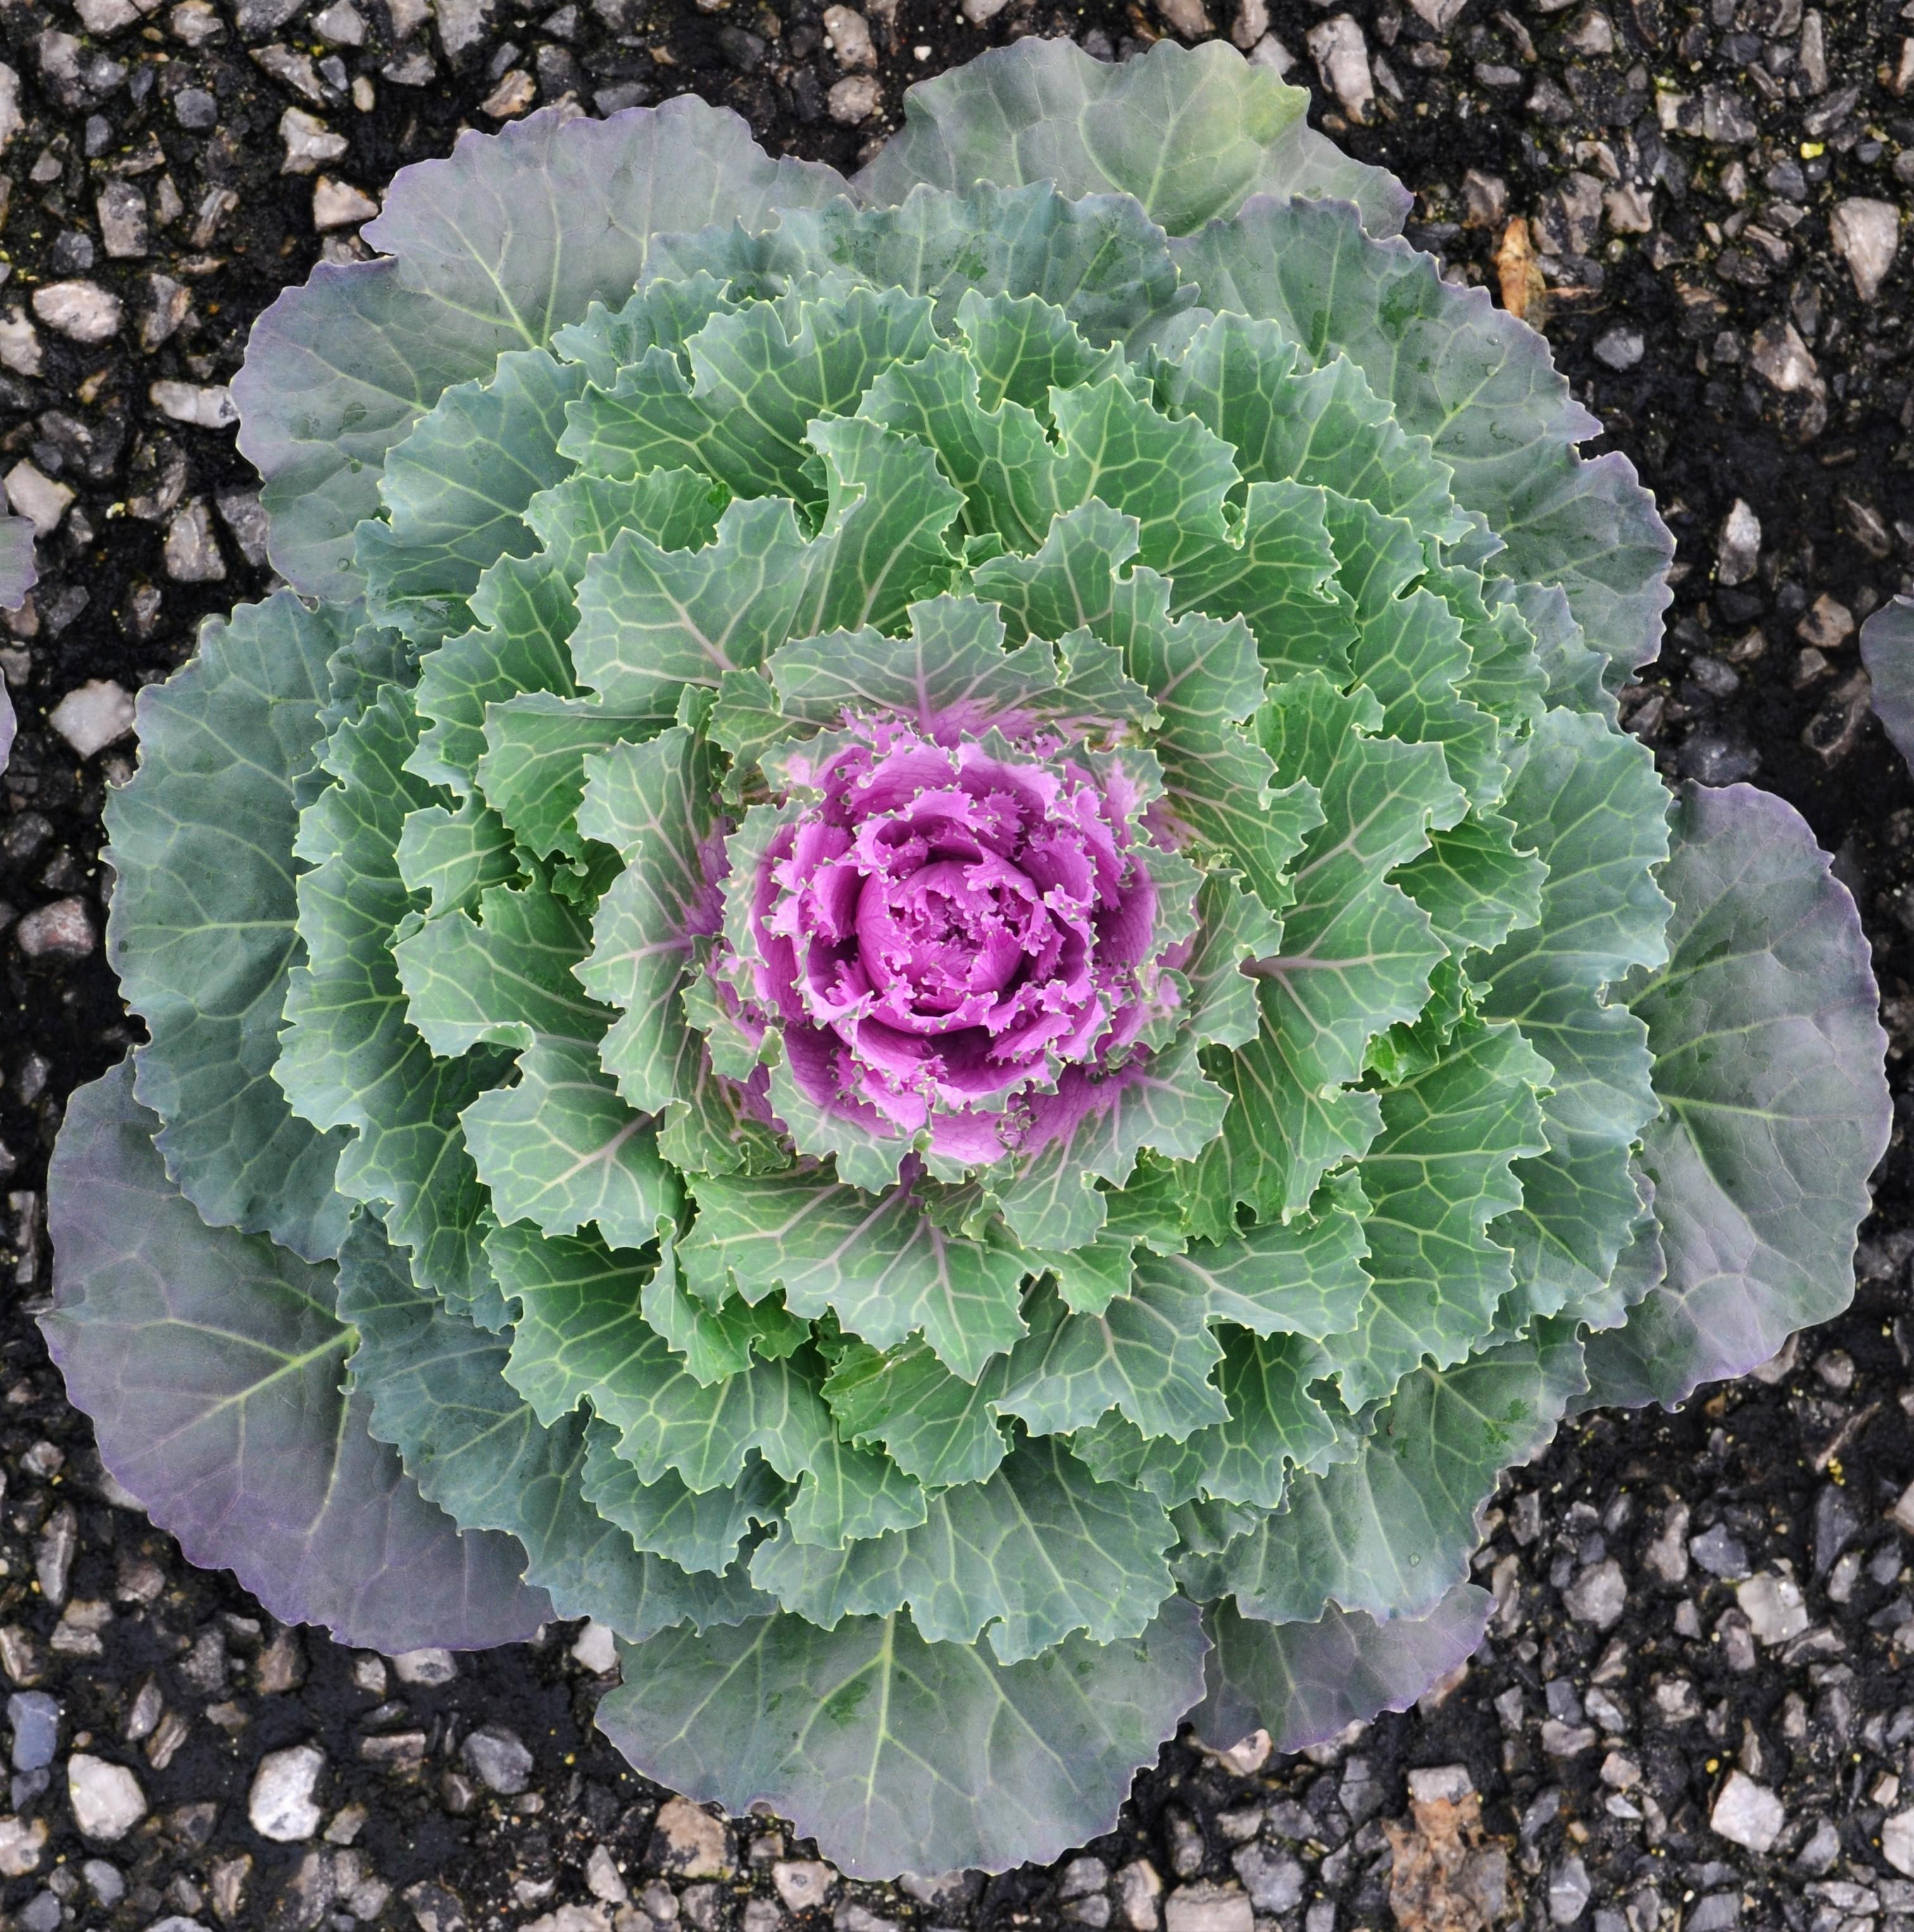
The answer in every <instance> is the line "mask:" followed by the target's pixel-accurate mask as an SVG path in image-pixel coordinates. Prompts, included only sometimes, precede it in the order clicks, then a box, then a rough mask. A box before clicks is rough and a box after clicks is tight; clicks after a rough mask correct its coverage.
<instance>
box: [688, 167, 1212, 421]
mask: <svg viewBox="0 0 1914 1932" xmlns="http://www.w3.org/2000/svg"><path fill="white" fill-rule="evenodd" d="M655 262H656V263H657V265H658V273H659V274H661V275H662V274H667V273H674V274H679V275H682V274H686V273H688V272H693V271H695V270H697V269H705V270H708V271H709V272H710V273H711V274H712V275H715V276H717V277H718V278H721V279H724V280H726V281H730V282H731V283H733V285H734V286H736V287H746V288H749V287H762V288H763V290H765V291H766V293H771V292H775V290H778V289H779V288H781V287H783V286H784V284H785V282H786V280H787V278H795V277H796V276H798V275H802V274H804V273H805V272H808V271H810V270H811V269H814V268H815V267H816V266H817V264H818V263H820V262H828V263H830V264H831V265H832V267H833V269H837V270H841V271H843V272H848V273H850V274H853V275H859V276H861V277H862V278H863V279H864V280H865V281H868V282H871V283H874V284H876V285H877V287H880V288H899V289H903V290H907V292H908V293H910V294H913V295H925V296H930V297H931V298H932V300H933V301H934V302H935V304H936V308H935V311H934V316H935V324H936V326H937V329H938V332H939V333H940V334H941V335H946V336H948V335H950V333H951V332H952V330H953V328H956V327H960V326H961V327H964V328H965V329H967V330H968V323H965V321H964V310H965V301H966V299H967V298H970V297H973V296H981V297H984V298H989V297H992V296H1009V297H1010V298H1012V299H1019V298H1022V297H1026V296H1034V297H1036V298H1037V299H1040V300H1041V301H1043V302H1047V303H1049V304H1050V305H1052V306H1054V307H1055V308H1059V309H1061V310H1062V311H1064V314H1066V315H1067V316H1068V317H1070V320H1071V321H1072V322H1073V323H1075V324H1076V326H1077V327H1078V328H1079V329H1081V330H1082V332H1083V334H1084V335H1085V338H1086V339H1087V340H1088V341H1090V342H1091V343H1093V344H1096V345H1097V347H1100V348H1101V347H1104V346H1105V345H1106V344H1111V343H1112V342H1116V341H1121V340H1122V339H1123V338H1126V337H1127V336H1128V335H1130V334H1131V333H1132V332H1133V331H1135V330H1137V329H1141V328H1142V327H1143V326H1145V324H1146V323H1149V322H1150V321H1151V320H1153V319H1154V318H1155V317H1158V316H1161V315H1166V314H1173V313H1175V311H1178V310H1179V309H1183V308H1187V307H1188V306H1189V305H1190V299H1191V298H1190V295H1189V294H1188V293H1186V292H1184V291H1183V290H1179V289H1178V286H1177V278H1176V271H1175V269H1174V268H1173V267H1172V266H1171V263H1170V257H1169V244H1168V242H1167V239H1166V237H1165V236H1164V234H1163V230H1162V229H1160V228H1159V227H1157V225H1156V224H1155V223H1154V222H1153V221H1151V219H1150V218H1149V217H1148V215H1146V214H1145V213H1144V211H1143V210H1142V208H1140V207H1139V205H1137V204H1136V202H1134V201H1132V200H1130V199H1129V198H1128V197H1127V196H1096V197H1094V198H1093V199H1089V200H1087V201H1074V200H1070V199H1065V198H1064V196H1060V195H1059V194H1058V192H1057V190H1055V188H1054V187H1052V186H1051V184H1049V182H1048V181H1032V182H1030V183H1028V184H1026V185H1025V186H1024V187H1019V188H1000V187H993V186H992V185H991V184H989V183H988V182H985V181H980V182H979V183H977V185H976V186H975V187H972V188H971V189H970V190H968V192H967V193H964V194H962V195H949V194H942V193H933V192H932V191H931V190H929V189H925V190H923V191H922V192H921V193H918V192H914V191H913V193H910V194H909V195H907V196H906V197H905V198H904V202H903V204H902V205H901V207H896V208H850V207H848V206H847V205H845V204H844V203H843V202H835V203H832V204H829V205H825V206H823V207H820V208H785V209H784V210H782V211H780V213H779V215H778V226H777V227H776V228H775V229H773V230H772V231H771V232H770V233H769V234H766V235H745V234H743V233H741V232H740V231H739V229H738V228H737V227H736V225H735V224H732V225H729V226H723V227H720V228H715V229H705V230H704V231H703V233H700V234H698V235H694V236H661V237H660V238H659V240H658V245H657V250H656V254H655ZM1035 373H1036V372H1035V369H1034V368H1033V370H1032V374H1033V377H1034V374H1035ZM993 387H994V386H993ZM1047 398H1048V392H1047V390H1046V392H1045V394H1044V395H1042V396H1038V395H1032V394H1029V393H1026V392H1024V391H1022V390H1020V391H1019V393H1018V395H1017V396H1016V400H1018V401H1022V402H1023V403H1025V404H1028V405H1029V406H1030V407H1031V408H1033V409H1040V408H1041V407H1043V405H1044V404H1045V403H1046V401H1047Z"/></svg>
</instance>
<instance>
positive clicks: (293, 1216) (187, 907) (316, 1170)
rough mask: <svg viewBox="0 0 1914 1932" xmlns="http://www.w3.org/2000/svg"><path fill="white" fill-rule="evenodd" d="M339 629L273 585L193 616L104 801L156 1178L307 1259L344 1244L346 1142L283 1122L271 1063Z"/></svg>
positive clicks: (113, 950) (346, 624)
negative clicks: (123, 780) (305, 787)
mask: <svg viewBox="0 0 1914 1932" xmlns="http://www.w3.org/2000/svg"><path fill="white" fill-rule="evenodd" d="M354 621H355V620H354V615H353V613H352V612H350V611H347V610H338V609H337V608H336V607H333V606H331V605H322V606H321V607H320V609H319V610H317V611H308V610H307V609H306V608H305V606H304V605H303V604H301V603H300V602H299V600H298V599H297V598H296V597H294V596H293V594H292V593H291V592H290V591H281V592H279V593H278V595H275V596H273V597H272V598H269V599H268V600H267V601H266V602H265V603H263V604H248V605H244V606H242V607H241V608H239V610H236V611H234V613H233V616H232V618H231V619H230V620H226V619H220V618H211V619H208V620H207V622H205V624H204V625H202V626H201V628H200V631H199V648H198V649H197V651H196V652H195V654H194V655H193V657H192V658H190V659H189V660H188V661H187V664H185V665H184V667H183V668H182V669H181V670H178V671H176V672H175V673H174V674H173V676H172V677H170V678H169V679H167V681H166V682H165V683H164V684H163V685H148V686H147V687H146V688H145V690H143V691H141V693H140V694H139V713H138V715H139V742H140V757H139V769H138V770H137V771H136V772H135V773H134V774H133V778H132V781H130V783H129V784H124V785H121V786H118V787H115V788H113V790H110V791H109V792H108V793H107V836H108V838H109V839H110V841H111V843H110V847H109V849H108V852H107V861H108V862H109V863H110V865H112V866H113V872H114V878H115V886H114V891H113V904H112V907H111V910H110V913H109V915H108V917H107V959H108V960H109V961H110V962H111V964H112V965H113V969H114V971H115V972H117V973H118V974H119V976H120V983H121V987H122V988H123V989H124V992H125V995H126V998H127V1004H128V1005H130V1007H133V1010H135V1011H136V1013H139V1015H140V1016H141V1017H142V1019H145V1022H146V1025H147V1030H148V1033H149V1034H151V1043H150V1044H149V1045H148V1046H145V1047H143V1048H142V1049H140V1052H139V1056H138V1075H137V1079H136V1087H137V1091H138V1092H139V1097H140V1099H141V1100H142V1101H143V1102H144V1103H145V1104H146V1105H147V1106H149V1107H151V1108H152V1109H153V1110H154V1112H156V1113H157V1114H158V1115H159V1116H160V1120H161V1121H163V1123H164V1125H163V1127H161V1129H160V1136H159V1148H160V1153H161V1154H163V1155H164V1156H165V1157H166V1167H167V1172H169V1174H170V1175H172V1179H173V1181H174V1183H175V1185H176V1186H177V1187H179V1188H180V1190H181V1192H183V1193H184V1194H185V1196H186V1197H187V1199H188V1200H189V1201H190V1202H192V1203H193V1206H194V1207H196V1208H198V1209H199V1212H200V1213H201V1214H202V1215H204V1216H205V1218H206V1220H208V1222H209V1223H211V1224H212V1225H213V1226H216V1227H220V1226H232V1227H237V1228H239V1229H241V1230H242V1231H243V1232H247V1233H249V1234H251V1233H266V1234H269V1235H272V1238H274V1240H275V1241H278V1242H279V1243H281V1244H282V1245H283V1246H284V1247H290V1249H292V1250H293V1252H294V1253H296V1254H298V1255H300V1256H303V1257H304V1258H305V1259H306V1260H308V1261H317V1260H319V1259H321V1258H322V1257H323V1256H329V1255H332V1254H336V1253H338V1247H339V1243H340V1241H341V1240H342V1239H343V1238H344V1235H345V1232H346V1213H347V1203H346V1202H344V1200H343V1199H341V1196H339V1195H338V1193H337V1192H336V1191H335V1189H334V1187H333V1176H334V1173H335V1169H337V1167H338V1159H339V1149H340V1147H341V1144H342V1142H343V1139H344V1137H343V1136H341V1135H340V1134H338V1133H317V1132H315V1131H314V1129H313V1127H311V1124H309V1123H308V1122H307V1121H303V1120H301V1119H300V1118H298V1117H297V1116H296V1115H294V1114H293V1112H292V1111H291V1110H290V1109H289V1108H288V1107H287V1104H286V1096H285V1095H284V1093H283V1092H281V1090H280V1088H279V1087H278V1084H277V1083H276V1082H275V1081H274V1079H273V1078H272V1067H273V1063H274V1061H276V1060H277V1059H278V1057H279V1029H280V1025H281V1009H282V1008H283V1007H284V1003H285V998H286V985H287V973H288V971H289V970H290V965H291V962H292V961H293V959H294V957H295V956H296V953H297V950H298V947H299V939H298V935H297V933H296V930H295V923H294V922H295V919H296V913H297V910H298V905H297V900H296V894H295V889H294V883H293V881H294V871H295V868H294V865H293V835H294V833H295V832H296V830H297V829H298V826H299V808H298V803H297V801H296V798H295V796H294V790H293V788H294V784H295V782H296V781H297V780H298V779H299V778H301V777H302V776H303V775H305V774H306V773H308V772H310V771H311V769H312V766H313V762H314V757H315V755H316V754H317V748H318V744H319V740H320V735H321V732H320V722H319V710H320V705H321V704H322V703H323V701H324V700H325V697H326V659H327V658H329V656H330V655H332V652H334V651H335V650H336V649H338V648H339V646H340V645H341V643H343V642H344V640H345V639H346V638H347V637H348V636H349V635H350V632H351V630H352V628H353V622H354Z"/></svg>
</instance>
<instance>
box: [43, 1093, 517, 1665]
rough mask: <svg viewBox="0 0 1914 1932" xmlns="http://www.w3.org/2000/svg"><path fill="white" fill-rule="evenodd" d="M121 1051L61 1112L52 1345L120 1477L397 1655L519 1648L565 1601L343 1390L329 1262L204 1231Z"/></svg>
mask: <svg viewBox="0 0 1914 1932" xmlns="http://www.w3.org/2000/svg"><path fill="white" fill-rule="evenodd" d="M158 1125H159V1120H158V1117H157V1115H154V1114H153V1113H151V1112H149V1111H148V1109H146V1108H145V1107H143V1106H141V1105H140V1104H139V1102H138V1101H136V1100H135V1099H134V1098H133V1069H132V1067H131V1065H130V1064H129V1063H126V1062H122V1063H121V1064H120V1065H119V1066H118V1067H115V1068H114V1069H113V1071H112V1072H111V1073H109V1074H107V1076H105V1077H104V1079H100V1080H96V1081H95V1082H93V1083H92V1085H90V1086H87V1087H83V1088H81V1089H80V1091H79V1092H78V1093H77V1094H75V1095H74V1097H73V1100H72V1103H71V1105H70V1106H68V1109H67V1124H66V1127H65V1131H64V1132H63V1133H62V1135H61V1136H60V1143H59V1147H58V1151H56V1152H55V1154H54V1157H53V1167H52V1175H51V1177H50V1178H49V1183H48V1190H47V1191H48V1196H49V1204H48V1205H49V1219H50V1221H51V1224H52V1235H53V1247H54V1269H53V1313H52V1314H50V1315H48V1316H44V1317H43V1318H42V1324H41V1325H42V1327H43V1329H44V1331H45V1333H46V1344H47V1347H48V1349H49V1351H50V1352H51V1353H52V1357H53V1359H54V1361H55V1362H57V1363H58V1364H59V1367H60V1370H61V1372H62V1374H64V1375H65V1377H66V1379H67V1388H68V1392H69V1394H71V1397H72V1399H73V1401H74V1405H75V1406H77V1407H78V1408H80V1409H84V1410H85V1411H86V1412H87V1413H88V1414H89V1415H91V1416H92V1418H93V1422H94V1427H95V1429H96V1430H97V1431H98V1436H99V1443H100V1453H101V1458H102V1460H104V1462H105V1463H106V1465H107V1468H108V1469H110V1470H111V1471H112V1472H113V1475H115V1478H118V1481H120V1482H121V1483H123V1484H124V1485H125V1486H126V1487H127V1489H129V1490H131V1491H132V1493H133V1494H134V1495H135V1496H138V1497H139V1499H140V1500H141V1501H142V1502H143V1503H145V1505H146V1507H147V1509H148V1511H149V1513H150V1514H151V1517H152V1519H153V1520H154V1522H155V1523H157V1524H158V1525H159V1526H160V1528H161V1529H166V1530H169V1531H171V1532H172V1534H173V1535H175V1536H176V1537H178V1539H179V1542H180V1547H181V1549H182V1550H184V1552H185V1553H186V1556H187V1559H188V1560H189V1561H190V1562H193V1563H196V1564H197V1565H199V1566H200V1567H201V1568H204V1569H229V1570H231V1571H233V1572H234V1574H236V1575H237V1577H239V1580H240V1582H241V1583H243V1584H244V1585H245V1586H246V1588H247V1589H249V1590H251V1591H252V1592H254V1595H256V1596H257V1597H258V1598H259V1599H260V1601H261V1602H262V1603H263V1604H265V1606H266V1608H267V1609H268V1610H270V1611H271V1612H272V1614H273V1615H274V1616H276V1617H280V1618H282V1619H285V1620H286V1621H287V1622H309V1623H318V1624H323V1625H325V1626H326V1628H328V1629H329V1630H330V1631H332V1634H334V1635H335V1637H338V1639H339V1640H340V1641H341V1643H348V1644H355V1645H362V1646H366V1647H368V1648H369V1649H375V1650H380V1651H384V1652H388V1653H392V1652H400V1651H405V1650H413V1649H419V1648H420V1647H422V1646H425V1645H428V1644H439V1645H446V1646H459V1647H468V1646H469V1647H477V1646H481V1645H487V1644H495V1643H513V1642H515V1641H517V1640H520V1639H521V1638H524V1637H529V1636H530V1635H531V1634H532V1631H535V1629H536V1628H538V1625H540V1624H541V1622H544V1621H545V1620H546V1619H547V1618H549V1617H550V1615H551V1606H550V1602H549V1601H548V1600H547V1598H546V1596H545V1594H544V1592H543V1591H542V1590H535V1589H527V1588H526V1586H524V1584H523V1583H521V1582H520V1580H519V1578H520V1572H521V1571H523V1568H524V1565H525V1553H524V1551H523V1550H522V1549H521V1548H520V1547H519V1545H518V1544H517V1542H515V1541H514V1540H513V1539H512V1538H510V1537H508V1536H500V1535H495V1534H492V1533H489V1532H476V1533H475V1532H469V1531H466V1532H460V1530H459V1529H458V1526H456V1525H455V1523H453V1521H452V1518H451V1517H449V1516H447V1515H446V1514H444V1513H443V1511H440V1509H438V1508H436V1507H435V1506H434V1505H432V1504H431V1503H428V1502H426V1501H425V1499H424V1498H423V1497H422V1496H420V1494H419V1491H418V1490H417V1488H416V1487H415V1486H414V1484H413V1481H412V1479H411V1478H410V1477H409V1476H407V1475H406V1473H405V1472H404V1469H401V1466H400V1464H399V1458H398V1453H397V1451H395V1450H392V1449H391V1448H388V1447H387V1446H386V1445H385V1444H383V1443H381V1442H374V1440H373V1439H372V1438H371V1436H370V1435H369V1434H368V1433H367V1430H366V1419H367V1417H368V1415H369V1414H370V1412H371V1402H370V1400H369V1399H368V1397H365V1396H363V1395H357V1394H355V1395H352V1396H347V1395H346V1394H343V1393H342V1392H341V1385H342V1383H343V1382H344V1376H345V1364H346V1360H347V1357H348V1356H349V1355H350V1354H351V1352H352V1350H353V1346H354V1344H355V1343H356V1340H357V1336H356V1331H353V1329H351V1328H348V1327H347V1325H345V1324H344V1323H343V1322H341V1321H340V1320H339V1319H338V1317H337V1316H335V1313H334V1312H333V1309H334V1295H333V1276H334V1271H333V1268H332V1265H331V1264H330V1263H323V1264H320V1265H317V1266H314V1265H312V1264H310V1263H308V1262H302V1261H301V1260H300V1259H299V1257H298V1256H296V1255H294V1254H293V1253H290V1251H288V1250H286V1249H284V1248H281V1247H275V1246H274V1244H272V1242H270V1241H267V1240H266V1239H265V1238H263V1236H260V1235H242V1234H239V1233H237V1232H235V1231H234V1230H233V1229H229V1228H208V1226H206V1224H205V1223H204V1222H203V1221H202V1220H200V1219H199V1216H198V1215H197V1214H196V1213H195V1212H194V1211H193V1207H192V1205H191V1204H190V1202H187V1200H186V1199H185V1198H184V1196H182V1195H181V1194H180V1193H178V1190H176V1189H175V1188H174V1187H173V1186H172V1184H171V1183H170V1182H169V1181H168V1180H167V1179H166V1170H165V1168H164V1166H163V1165H162V1163H161V1162H160V1157H159V1155H158V1154H157V1153H156V1152H155V1151H154V1147H153V1139H152V1137H153V1134H154V1130H156V1129H157V1127H158Z"/></svg>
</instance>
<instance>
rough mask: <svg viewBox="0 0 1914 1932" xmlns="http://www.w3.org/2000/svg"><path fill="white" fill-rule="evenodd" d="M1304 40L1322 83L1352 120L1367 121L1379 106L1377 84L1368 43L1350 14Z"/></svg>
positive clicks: (1316, 28) (1325, 23)
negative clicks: (1374, 108)
mask: <svg viewBox="0 0 1914 1932" xmlns="http://www.w3.org/2000/svg"><path fill="white" fill-rule="evenodd" d="M1304 40H1305V42H1306V43H1307V45H1308V47H1309V49H1310V58H1312V59H1313V61H1314V62H1316V71H1317V73H1319V74H1321V75H1322V84H1323V86H1325V87H1326V88H1328V89H1329V91H1330V92H1331V93H1332V94H1333V95H1335V97H1336V98H1337V101H1339V102H1340V103H1341V104H1342V108H1343V113H1345V114H1346V115H1349V118H1350V119H1351V120H1352V121H1367V119H1368V118H1369V116H1370V109H1371V108H1373V107H1374V106H1375V104H1376V82H1375V79H1374V77H1373V76H1372V75H1371V74H1370V71H1369V43H1368V42H1367V40H1364V38H1363V30H1362V28H1361V27H1360V26H1358V25H1357V23H1355V20H1352V19H1351V18H1350V17H1349V15H1348V14H1347V13H1338V14H1337V16H1336V17H1335V18H1334V20H1325V21H1323V22H1322V23H1321V24H1320V25H1319V26H1314V27H1312V28H1310V31H1308V33H1307V34H1305V35H1304Z"/></svg>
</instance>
